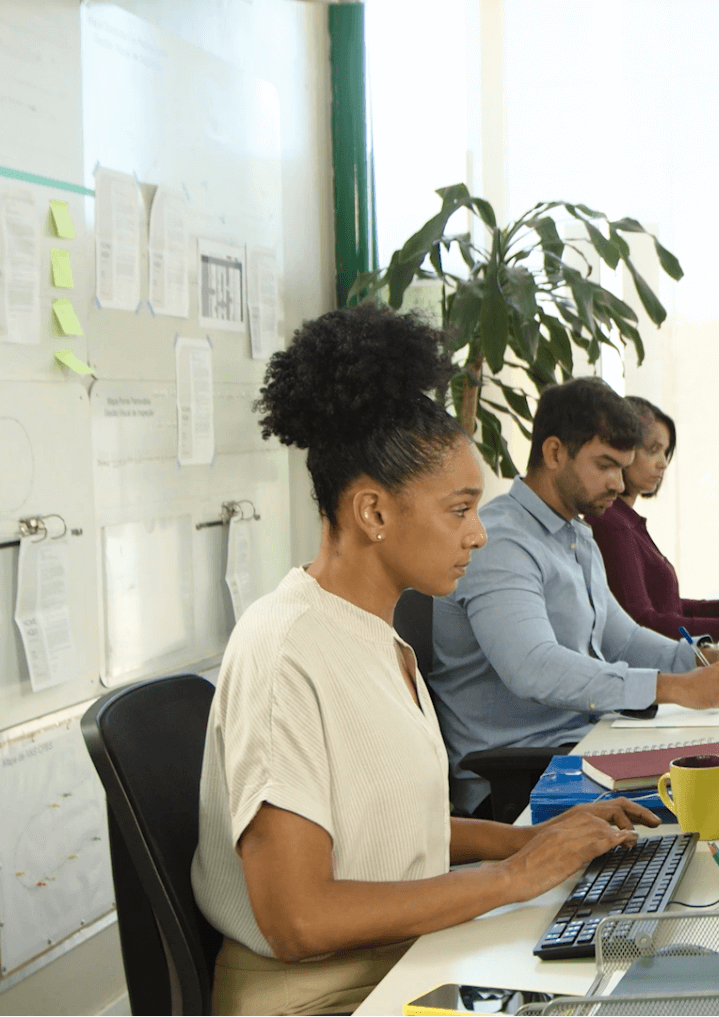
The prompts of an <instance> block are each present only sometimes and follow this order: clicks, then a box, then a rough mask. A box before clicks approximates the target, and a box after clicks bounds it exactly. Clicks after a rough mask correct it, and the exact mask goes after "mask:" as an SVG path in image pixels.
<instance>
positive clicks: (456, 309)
mask: <svg viewBox="0 0 719 1017" xmlns="http://www.w3.org/2000/svg"><path fill="white" fill-rule="evenodd" d="M483 291H484V287H483V286H482V284H481V283H480V282H479V281H478V280H473V281H472V282H468V283H464V284H462V285H460V286H459V287H458V289H457V290H456V292H455V295H454V299H453V301H452V308H451V311H450V314H449V327H450V330H451V334H452V338H451V341H450V343H449V348H450V349H451V350H452V351H455V350H460V349H461V348H462V347H463V346H466V344H467V343H468V342H470V341H471V339H472V337H473V335H474V333H475V332H476V330H477V328H478V326H479V323H480V316H481V313H482V306H483Z"/></svg>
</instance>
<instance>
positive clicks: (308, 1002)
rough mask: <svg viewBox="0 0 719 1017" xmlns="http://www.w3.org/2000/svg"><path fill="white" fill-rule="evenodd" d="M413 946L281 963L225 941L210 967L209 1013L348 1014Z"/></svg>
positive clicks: (350, 952)
mask: <svg viewBox="0 0 719 1017" xmlns="http://www.w3.org/2000/svg"><path fill="white" fill-rule="evenodd" d="M413 942H414V940H413V939H411V940H407V941H405V942H404V943H393V944H392V945H391V946H376V947H369V948H367V949H365V950H343V951H340V952H339V953H333V954H331V955H330V956H329V957H325V958H323V959H321V960H309V961H300V962H298V963H292V964H289V963H286V962H285V961H280V960H276V959H275V958H274V957H261V956H260V955H259V954H257V953H254V952H253V951H252V950H248V949H247V947H246V946H243V945H242V944H241V943H237V942H235V940H234V939H227V938H226V939H225V940H224V942H223V944H222V948H221V949H220V952H219V954H218V957H217V963H216V964H215V985H214V989H213V993H212V1012H213V1013H214V1014H258V1015H259V1014H326V1013H341V1012H344V1013H351V1012H352V1011H353V1010H354V1009H356V1007H358V1006H359V1005H360V1003H361V1002H362V1000H363V999H364V998H365V997H366V996H368V995H369V994H370V992H371V991H372V989H374V987H375V985H377V983H378V982H379V981H381V979H382V978H384V976H385V975H386V974H387V972H388V971H389V970H390V968H392V967H394V965H395V964H396V963H397V961H398V960H399V959H400V957H401V956H402V955H403V954H404V953H405V951H406V950H408V949H409V947H410V946H411V945H412V943H413Z"/></svg>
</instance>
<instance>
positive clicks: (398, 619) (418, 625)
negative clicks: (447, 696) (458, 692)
mask: <svg viewBox="0 0 719 1017" xmlns="http://www.w3.org/2000/svg"><path fill="white" fill-rule="evenodd" d="M433 605H434V600H433V599H432V597H429V596H428V595H427V594H426V593H419V592H418V591H417V590H405V591H404V593H403V594H402V596H401V597H400V598H399V600H398V601H397V606H396V607H395V609H394V627H395V630H396V631H397V633H398V634H399V635H400V636H402V638H403V639H404V640H405V642H407V643H409V645H410V646H411V647H412V649H413V650H414V653H415V656H416V657H417V664H418V665H419V670H420V673H421V675H422V677H423V678H426V677H427V675H428V674H429V672H430V671H431V670H432V666H433V649H432V609H433Z"/></svg>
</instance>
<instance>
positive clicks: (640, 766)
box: [582, 742, 719, 791]
mask: <svg viewBox="0 0 719 1017" xmlns="http://www.w3.org/2000/svg"><path fill="white" fill-rule="evenodd" d="M682 756H719V742H701V743H693V744H692V743H689V744H685V745H668V746H663V747H662V748H657V749H630V750H629V751H628V752H606V753H599V755H595V756H584V758H583V760H582V770H583V771H584V772H585V773H586V775H587V776H588V777H591V778H592V780H596V781H597V783H598V784H601V785H602V787H606V788H609V789H610V790H611V791H632V790H635V789H636V788H643V787H656V784H657V781H658V780H659V778H660V777H661V775H662V774H663V773H667V772H668V770H669V764H670V763H671V761H672V759H680V758H681V757H682Z"/></svg>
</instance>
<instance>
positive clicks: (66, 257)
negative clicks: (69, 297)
mask: <svg viewBox="0 0 719 1017" xmlns="http://www.w3.org/2000/svg"><path fill="white" fill-rule="evenodd" d="M50 264H51V265H52V284H53V286H58V287H62V288H63V289H66V290H74V289H75V283H74V282H73V278H72V268H71V266H70V252H69V251H66V250H65V248H64V247H53V248H52V250H51V251H50Z"/></svg>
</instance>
